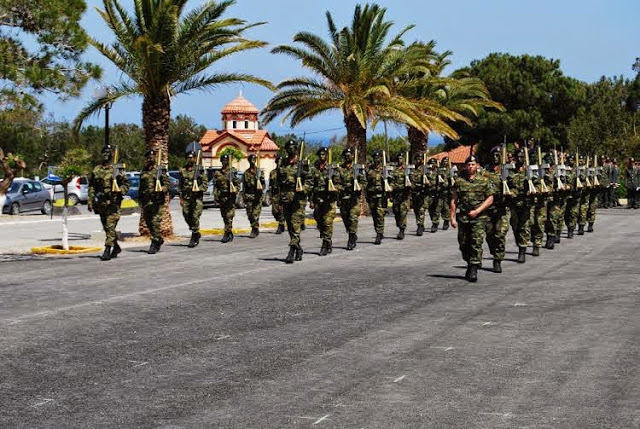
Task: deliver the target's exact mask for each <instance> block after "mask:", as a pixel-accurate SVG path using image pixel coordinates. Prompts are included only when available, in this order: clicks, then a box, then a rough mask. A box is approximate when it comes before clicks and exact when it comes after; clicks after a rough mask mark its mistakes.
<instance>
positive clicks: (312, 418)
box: [285, 415, 317, 420]
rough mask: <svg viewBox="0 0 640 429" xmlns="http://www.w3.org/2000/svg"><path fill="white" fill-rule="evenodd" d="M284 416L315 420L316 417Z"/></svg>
mask: <svg viewBox="0 0 640 429" xmlns="http://www.w3.org/2000/svg"><path fill="white" fill-rule="evenodd" d="M285 417H288V418H290V419H306V420H316V419H317V417H307V416H287V415H285Z"/></svg>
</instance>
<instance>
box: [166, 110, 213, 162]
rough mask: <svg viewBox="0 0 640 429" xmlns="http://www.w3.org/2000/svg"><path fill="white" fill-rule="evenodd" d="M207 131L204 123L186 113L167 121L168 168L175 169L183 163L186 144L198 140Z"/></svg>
mask: <svg viewBox="0 0 640 429" xmlns="http://www.w3.org/2000/svg"><path fill="white" fill-rule="evenodd" d="M206 132H207V128H206V127H205V126H204V125H200V124H197V123H196V121H195V120H194V119H193V118H191V117H189V116H187V115H178V116H176V117H175V118H174V119H172V120H171V122H170V123H169V168H170V169H175V168H178V167H180V166H182V165H183V164H184V154H185V150H186V148H187V145H188V144H189V143H192V142H198V141H200V139H201V138H202V136H203V135H204V133H206Z"/></svg>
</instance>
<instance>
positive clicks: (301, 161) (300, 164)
mask: <svg viewBox="0 0 640 429" xmlns="http://www.w3.org/2000/svg"><path fill="white" fill-rule="evenodd" d="M303 173H304V140H302V142H301V143H300V155H299V156H298V174H297V176H296V192H303V191H304V187H303V186H302V174H303Z"/></svg>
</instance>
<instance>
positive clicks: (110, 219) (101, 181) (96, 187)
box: [88, 145, 129, 261]
mask: <svg viewBox="0 0 640 429" xmlns="http://www.w3.org/2000/svg"><path fill="white" fill-rule="evenodd" d="M112 159H113V149H112V147H111V146H110V145H106V146H105V147H104V149H102V164H101V165H98V166H96V167H95V168H94V169H93V171H92V173H91V176H90V177H89V197H88V201H89V202H88V209H89V211H90V212H91V211H95V213H96V214H98V215H100V222H101V223H102V228H103V229H104V233H105V236H106V237H105V242H104V253H103V254H102V256H100V259H101V260H103V261H108V260H110V259H111V258H116V257H117V256H118V254H119V253H120V252H121V249H120V246H119V245H118V239H117V236H116V227H117V226H118V221H119V220H120V204H121V203H122V196H123V195H125V194H126V193H127V192H128V191H129V180H128V179H127V178H126V177H125V176H124V174H118V175H117V177H116V178H115V180H116V184H117V186H118V187H119V188H120V190H119V191H114V190H113V189H114V186H113V180H114V177H113V172H114V169H113V166H112V165H111V160H112Z"/></svg>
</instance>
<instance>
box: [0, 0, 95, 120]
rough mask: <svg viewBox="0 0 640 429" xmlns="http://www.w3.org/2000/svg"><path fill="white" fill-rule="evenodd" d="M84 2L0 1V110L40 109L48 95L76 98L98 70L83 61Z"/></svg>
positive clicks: (85, 42)
mask: <svg viewBox="0 0 640 429" xmlns="http://www.w3.org/2000/svg"><path fill="white" fill-rule="evenodd" d="M85 9H86V4H85V1H84V0H0V80H1V81H2V89H0V109H2V110H4V109H10V108H17V107H26V108H37V107H38V100H37V95H38V94H41V93H43V92H45V91H47V92H52V93H55V94H58V95H60V96H61V97H63V98H65V97H70V96H77V95H78V94H79V93H80V90H81V89H82V88H83V87H84V86H85V84H86V83H87V82H88V80H90V79H92V78H99V77H100V75H101V70H100V68H99V67H98V66H96V65H94V64H90V63H87V62H83V61H82V60H81V55H82V53H83V52H84V50H85V48H86V47H87V44H88V37H87V34H86V33H85V31H84V30H83V28H82V27H81V26H80V19H81V17H82V14H83V13H84V11H85Z"/></svg>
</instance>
